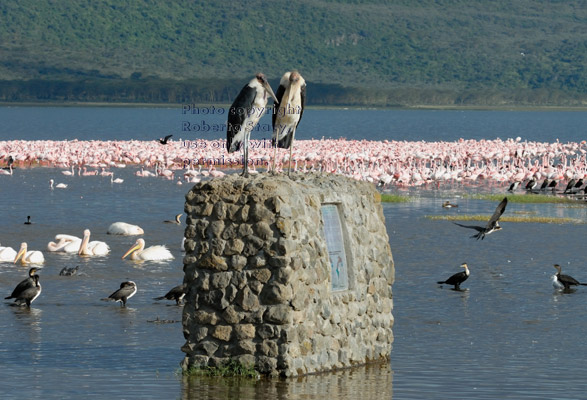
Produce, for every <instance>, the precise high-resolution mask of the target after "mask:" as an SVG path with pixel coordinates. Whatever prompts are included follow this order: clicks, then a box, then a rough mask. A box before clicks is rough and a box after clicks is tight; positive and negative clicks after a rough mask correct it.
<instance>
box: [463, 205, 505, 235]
mask: <svg viewBox="0 0 587 400" xmlns="http://www.w3.org/2000/svg"><path fill="white" fill-rule="evenodd" d="M507 204H508V198H507V197H504V198H503V200H502V201H501V202H500V203H499V204H498V206H497V208H496V209H495V212H494V213H493V215H492V216H491V218H490V219H489V222H487V225H485V226H475V225H462V224H459V223H457V222H455V224H456V225H458V226H462V227H463V228H469V229H475V230H477V232H478V233H477V234H475V235H473V236H471V237H472V238H473V237H474V238H477V240H479V239H481V240H483V239H484V238H485V235H489V234H490V233H492V232H495V231H498V230H500V229H501V226H499V218H500V217H501V214H503V212H504V211H505V207H506V206H507Z"/></svg>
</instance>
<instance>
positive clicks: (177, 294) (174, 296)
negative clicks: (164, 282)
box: [154, 283, 187, 305]
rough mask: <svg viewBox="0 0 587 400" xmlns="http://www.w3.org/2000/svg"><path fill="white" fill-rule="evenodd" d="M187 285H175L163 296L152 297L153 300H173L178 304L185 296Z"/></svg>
mask: <svg viewBox="0 0 587 400" xmlns="http://www.w3.org/2000/svg"><path fill="white" fill-rule="evenodd" d="M186 289H187V285H186V284H185V283H183V284H181V285H179V286H175V287H174V288H172V289H171V290H170V291H169V292H167V293H166V294H165V295H164V296H161V297H154V300H175V304H177V305H179V303H180V302H181V300H182V299H183V298H184V297H185V293H186Z"/></svg>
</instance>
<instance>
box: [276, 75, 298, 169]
mask: <svg viewBox="0 0 587 400" xmlns="http://www.w3.org/2000/svg"><path fill="white" fill-rule="evenodd" d="M277 102H278V103H279V107H278V108H277V109H276V108H275V105H274V106H273V116H272V122H273V138H272V140H271V145H272V146H275V152H274V155H273V168H272V171H275V160H276V158H277V148H278V147H281V148H282V149H287V148H289V169H288V174H289V173H290V172H291V163H292V159H291V158H292V151H293V141H294V137H295V134H296V128H297V126H298V124H299V123H300V121H301V119H302V114H303V113H304V107H305V106H306V81H305V80H304V78H302V76H301V75H300V73H299V72H298V71H291V72H286V73H285V74H283V76H282V77H281V81H280V82H279V88H278V89H277Z"/></svg>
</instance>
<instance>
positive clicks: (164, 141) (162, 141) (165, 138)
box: [159, 135, 173, 144]
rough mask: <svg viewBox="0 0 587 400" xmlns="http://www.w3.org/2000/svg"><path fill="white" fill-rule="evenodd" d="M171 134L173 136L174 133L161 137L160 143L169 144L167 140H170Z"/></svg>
mask: <svg viewBox="0 0 587 400" xmlns="http://www.w3.org/2000/svg"><path fill="white" fill-rule="evenodd" d="M171 136H173V135H167V136H165V137H164V138H163V139H161V138H159V143H161V144H167V141H168V140H169V138H170V137H171Z"/></svg>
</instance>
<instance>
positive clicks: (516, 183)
mask: <svg viewBox="0 0 587 400" xmlns="http://www.w3.org/2000/svg"><path fill="white" fill-rule="evenodd" d="M518 186H520V181H515V182H513V183H512V184H511V185H510V188H509V189H508V192H512V193H513V192H514V190H516V189H517V188H518Z"/></svg>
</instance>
